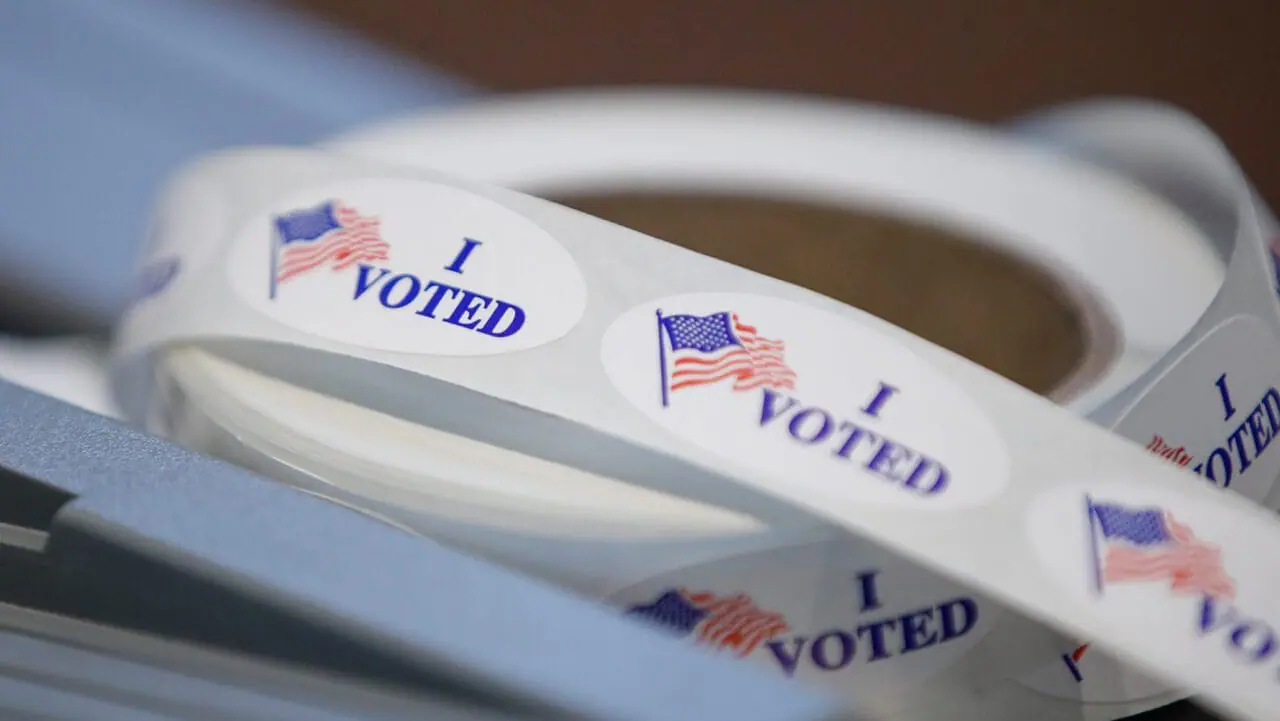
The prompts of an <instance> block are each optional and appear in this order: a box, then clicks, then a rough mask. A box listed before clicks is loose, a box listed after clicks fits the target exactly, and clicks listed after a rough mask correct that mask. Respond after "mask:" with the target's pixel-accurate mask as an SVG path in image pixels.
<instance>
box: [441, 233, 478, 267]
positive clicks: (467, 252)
mask: <svg viewBox="0 0 1280 721" xmlns="http://www.w3.org/2000/svg"><path fill="white" fill-rule="evenodd" d="M477 245H480V241H478V240H472V239H470V238H463V239H462V250H459V251H458V254H457V255H455V256H454V257H453V262H452V263H450V264H448V265H446V266H445V267H444V269H445V270H447V271H449V272H450V273H459V274H461V273H462V265H463V264H464V263H466V262H467V258H470V257H471V251H473V250H475V249H476V246H477Z"/></svg>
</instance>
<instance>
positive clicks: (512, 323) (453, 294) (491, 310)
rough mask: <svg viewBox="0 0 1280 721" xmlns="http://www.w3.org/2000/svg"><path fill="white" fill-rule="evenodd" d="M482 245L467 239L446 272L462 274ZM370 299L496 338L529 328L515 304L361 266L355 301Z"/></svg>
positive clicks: (465, 290) (392, 272) (410, 275)
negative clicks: (467, 263)
mask: <svg viewBox="0 0 1280 721" xmlns="http://www.w3.org/2000/svg"><path fill="white" fill-rule="evenodd" d="M479 245H480V241H478V240H472V239H470V238H467V239H465V240H464V242H463V246H462V250H460V251H459V252H458V254H457V256H455V257H454V259H453V261H452V262H450V263H449V264H448V265H446V266H445V267H444V269H445V270H446V271H449V272H451V273H458V274H461V273H462V271H463V265H464V264H465V263H466V262H467V259H468V258H469V257H470V256H471V253H472V252H473V251H474V250H475V249H476V247H477V246H479ZM366 296H367V297H369V298H370V299H372V300H374V301H375V302H377V303H378V304H379V305H381V306H382V307H383V308H386V309H388V310H405V311H406V312H412V313H413V314H414V315H418V316H421V317H423V318H429V319H431V320H436V321H439V322H441V323H447V324H449V325H452V326H457V327H459V328H464V329H466V330H470V331H474V332H476V333H481V334H484V335H487V336H490V337H493V338H509V337H511V336H513V335H515V334H516V333H519V332H520V329H521V328H523V327H524V324H525V310H524V308H522V307H521V306H519V305H516V304H515V303H510V302H508V301H505V300H500V299H498V298H494V297H492V296H488V295H484V294H483V293H477V292H475V291H471V290H467V289H465V288H462V287H459V286H456V285H450V284H448V283H442V282H440V281H437V280H427V279H423V278H419V277H418V276H416V275H414V274H413V273H396V272H394V271H392V270H391V269H390V268H375V267H374V266H372V265H368V264H366V263H361V264H360V265H359V273H357V274H356V287H355V291H354V293H353V295H352V300H355V301H358V300H360V299H361V298H364V297H366Z"/></svg>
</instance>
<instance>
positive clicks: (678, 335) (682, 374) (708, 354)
mask: <svg viewBox="0 0 1280 721" xmlns="http://www.w3.org/2000/svg"><path fill="white" fill-rule="evenodd" d="M659 323H660V324H661V327H662V330H664V331H666V335H667V339H668V340H669V341H670V343H671V359H672V362H671V368H670V373H669V375H668V377H667V378H666V379H665V381H666V382H667V383H668V384H669V386H668V388H669V390H670V391H672V392H674V391H678V390H680V389H681V388H691V387H693V386H702V385H707V384H710V383H719V382H721V381H724V380H729V379H732V380H733V390H735V391H747V390H752V389H754V388H760V387H762V386H768V387H770V388H795V381H796V374H795V371H793V370H791V367H790V366H788V365H787V362H786V360H785V359H784V357H783V354H784V352H785V351H786V347H787V346H786V343H783V342H782V341H780V340H772V339H770V338H762V337H760V336H759V335H757V333H756V329H755V327H754V326H750V325H747V324H746V323H743V322H742V320H741V319H740V318H739V317H738V314H737V313H733V312H730V311H723V312H720V313H712V314H711V315H707V316H697V315H669V316H661V315H660V316H659ZM664 372H665V369H664Z"/></svg>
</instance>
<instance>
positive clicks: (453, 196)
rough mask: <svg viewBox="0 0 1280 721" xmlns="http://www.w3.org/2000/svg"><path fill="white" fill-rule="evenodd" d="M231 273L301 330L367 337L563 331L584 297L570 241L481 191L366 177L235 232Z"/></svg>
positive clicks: (368, 344) (511, 347)
mask: <svg viewBox="0 0 1280 721" xmlns="http://www.w3.org/2000/svg"><path fill="white" fill-rule="evenodd" d="M229 269H230V273H231V278H230V280H231V283H232V285H233V287H234V288H235V289H236V291H237V292H238V293H239V294H240V296H241V297H243V298H244V299H245V301H246V302H248V303H249V305H250V306H252V307H253V308H255V309H257V310H259V311H261V312H263V313H265V314H266V315H268V316H270V317H272V318H274V319H275V320H277V321H279V322H281V323H284V324H286V325H289V326H292V327H294V328H296V329H298V330H301V331H304V332H307V333H311V334H314V335H317V336H321V337H324V338H328V339H330V340H335V341H339V342H342V343H349V344H351V345H355V346H360V347H364V348H371V349H376V350H385V351H393V352H401V353H422V354H430V355H452V356H473V355H491V354H497V353H509V352H512V351H517V350H524V349H528V348H532V347H535V346H539V345H542V344H544V343H548V342H550V341H553V340H556V339H558V338H560V337H561V336H563V335H564V334H566V333H568V332H569V330H571V329H572V328H573V326H574V325H576V324H577V322H578V321H579V320H580V319H581V318H582V314H583V312H584V310H585V308H586V297H587V292H586V284H585V282H584V280H583V278H582V274H581V272H580V271H579V269H578V266H577V264H576V263H575V262H574V260H573V258H572V256H570V255H569V252H568V251H567V250H565V249H564V247H562V246H561V245H560V244H559V243H557V242H556V241H555V239H553V238H552V237H551V235H550V234H548V233H547V232H546V231H544V230H543V229H542V228H540V227H539V226H537V225H535V224H534V223H533V222H532V221H530V220H528V219H526V218H524V217H523V216H521V215H519V214H517V213H515V212H513V211H511V210H508V209H507V208H504V207H503V206H501V205H499V204H498V203H495V202H493V201H491V200H488V199H486V198H482V197H479V196H477V195H473V194H471V193H468V192H465V191H462V190H459V189H456V188H451V187H448V186H444V185H438V184H435V183H428V182H425V181H418V180H406V179H373V178H365V179H358V180H349V181H344V182H337V183H332V184H329V185H325V186H320V187H316V188H312V189H310V190H307V191H304V192H299V193H296V194H293V195H291V196H289V197H287V198H284V199H282V200H279V201H277V202H274V203H272V204H271V206H270V207H269V208H267V209H265V210H262V211H259V212H257V213H255V214H254V216H253V217H252V218H251V219H250V220H249V222H248V223H246V224H245V226H244V227H243V228H242V230H241V231H240V232H239V235H238V236H237V238H236V241H235V246H234V248H233V251H232V257H231V262H230V264H229Z"/></svg>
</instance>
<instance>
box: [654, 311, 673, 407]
mask: <svg viewBox="0 0 1280 721" xmlns="http://www.w3.org/2000/svg"><path fill="white" fill-rule="evenodd" d="M655 312H656V313H657V315H658V372H659V373H660V374H661V378H660V380H661V381H662V407H663V408H666V407H667V405H668V404H669V403H670V401H671V399H670V397H669V394H668V390H667V385H668V384H667V344H666V342H665V341H663V339H662V309H661V308H659V309H658V310H657V311H655Z"/></svg>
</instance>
